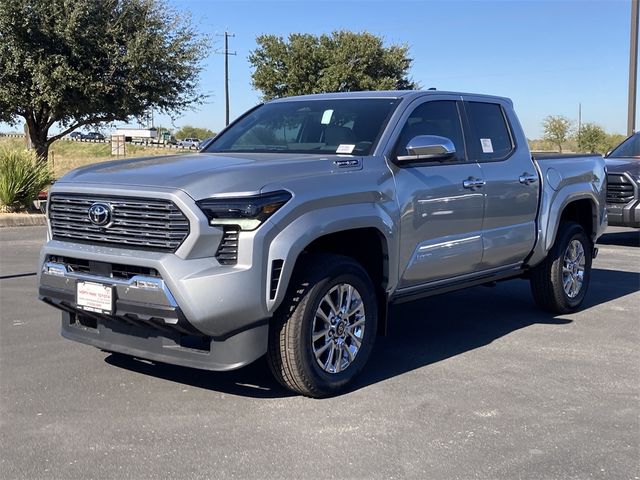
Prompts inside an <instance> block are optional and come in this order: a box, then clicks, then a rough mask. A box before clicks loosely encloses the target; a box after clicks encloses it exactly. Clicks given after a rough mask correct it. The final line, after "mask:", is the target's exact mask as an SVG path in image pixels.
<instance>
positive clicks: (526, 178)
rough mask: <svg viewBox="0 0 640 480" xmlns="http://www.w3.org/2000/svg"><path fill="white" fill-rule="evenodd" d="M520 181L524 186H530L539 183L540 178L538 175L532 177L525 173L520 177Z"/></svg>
mask: <svg viewBox="0 0 640 480" xmlns="http://www.w3.org/2000/svg"><path fill="white" fill-rule="evenodd" d="M518 180H520V183H521V184H523V185H529V184H531V183H534V182H537V181H538V177H537V176H536V175H531V174H530V173H523V174H522V175H520V178H519V179H518Z"/></svg>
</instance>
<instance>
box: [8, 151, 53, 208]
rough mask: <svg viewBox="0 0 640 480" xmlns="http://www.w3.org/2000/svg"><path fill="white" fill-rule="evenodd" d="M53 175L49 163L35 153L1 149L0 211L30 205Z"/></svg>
mask: <svg viewBox="0 0 640 480" xmlns="http://www.w3.org/2000/svg"><path fill="white" fill-rule="evenodd" d="M52 178H53V177H52V175H51V172H50V170H49V166H48V165H47V164H46V163H42V162H38V161H37V160H36V156H35V154H34V153H33V152H30V151H28V150H15V149H8V148H0V211H4V212H15V211H18V210H21V209H23V208H25V207H30V206H31V205H32V203H33V201H34V200H35V199H36V198H37V197H38V193H40V191H41V190H42V189H43V188H45V187H46V186H47V185H48V184H50V183H51V180H52Z"/></svg>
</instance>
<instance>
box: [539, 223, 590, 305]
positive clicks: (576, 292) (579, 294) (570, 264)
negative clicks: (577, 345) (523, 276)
mask: <svg viewBox="0 0 640 480" xmlns="http://www.w3.org/2000/svg"><path fill="white" fill-rule="evenodd" d="M592 247H593V245H592V244H591V241H590V240H589V238H588V237H587V235H586V233H585V231H584V229H583V228H582V226H581V225H579V224H577V223H574V222H567V223H563V224H561V225H560V228H559V229H558V234H557V236H556V241H555V243H554V244H553V247H552V248H551V251H550V252H549V254H548V255H547V258H546V259H545V260H544V261H543V262H542V263H541V264H539V265H537V266H536V267H534V268H533V269H532V272H531V293H532V294H533V299H534V300H535V302H536V304H537V305H538V306H539V307H541V308H543V309H545V310H548V311H550V312H553V313H569V312H573V311H575V310H577V309H578V308H579V307H580V305H581V304H582V301H583V300H584V297H585V295H586V293H587V289H588V288H589V280H590V278H591V263H592V260H593V257H592V253H593V248H592Z"/></svg>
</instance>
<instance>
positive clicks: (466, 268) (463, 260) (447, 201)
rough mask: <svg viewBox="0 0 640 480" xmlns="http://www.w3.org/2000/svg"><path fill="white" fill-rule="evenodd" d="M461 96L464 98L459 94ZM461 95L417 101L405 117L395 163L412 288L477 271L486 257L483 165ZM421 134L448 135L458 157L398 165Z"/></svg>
mask: <svg viewBox="0 0 640 480" xmlns="http://www.w3.org/2000/svg"><path fill="white" fill-rule="evenodd" d="M458 98H459V97H458ZM458 98H456V97H453V96H452V97H444V96H442V97H438V99H434V100H426V101H425V100H422V99H421V100H417V101H416V102H417V103H418V104H417V105H415V106H413V108H410V109H409V111H408V112H407V113H406V114H405V119H404V121H403V122H402V124H403V127H402V129H401V131H400V133H399V135H398V140H397V141H396V143H395V147H394V149H393V152H391V153H390V154H389V157H390V160H391V161H390V163H389V165H390V168H391V170H392V172H393V175H394V177H395V182H396V192H397V196H398V202H399V206H400V216H401V217H400V252H399V257H400V284H399V287H401V288H402V287H410V286H414V285H420V284H424V283H428V282H432V281H437V280H440V279H449V278H451V277H455V276H457V275H463V274H467V273H472V272H474V271H476V270H477V269H478V267H479V265H480V262H481V260H482V217H483V208H484V197H483V191H482V186H476V187H474V186H471V185H473V184H477V185H479V184H481V182H482V172H481V169H480V166H479V165H478V164H477V163H476V162H474V161H469V159H468V156H467V155H466V152H465V144H464V136H463V133H462V132H463V131H462V125H461V121H460V119H461V116H460V110H461V108H462V104H461V102H459V101H457V99H458ZM417 135H438V136H442V137H446V138H449V139H450V140H452V141H453V143H454V145H455V147H456V156H455V158H453V159H451V160H447V161H444V162H425V163H420V164H410V165H403V166H398V165H397V164H395V163H393V158H394V157H397V156H401V155H407V152H406V149H405V147H406V145H407V142H408V141H409V140H411V139H412V138H413V137H415V136H417Z"/></svg>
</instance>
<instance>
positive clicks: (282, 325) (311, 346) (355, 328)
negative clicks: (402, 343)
mask: <svg viewBox="0 0 640 480" xmlns="http://www.w3.org/2000/svg"><path fill="white" fill-rule="evenodd" d="M374 292H375V290H374V287H373V284H372V282H371V279H370V278H369V275H368V274H367V272H366V271H365V270H364V268H362V266H361V265H360V264H358V263H357V262H356V261H354V260H353V259H351V258H349V257H344V256H340V255H329V254H318V255H307V256H306V258H304V259H302V260H301V264H300V265H299V266H298V267H297V268H296V272H294V275H293V278H292V280H291V282H290V286H289V290H288V292H287V297H286V298H285V300H284V302H283V304H282V306H281V307H280V308H279V309H278V312H277V313H276V315H275V316H274V319H273V324H272V325H271V327H270V329H269V346H268V353H267V359H268V362H269V367H270V369H271V371H272V372H273V375H274V376H275V378H276V379H277V380H278V381H279V382H280V383H281V384H282V385H283V386H285V387H286V388H288V389H290V390H293V391H294V392H297V393H300V394H302V395H305V396H308V397H313V398H321V397H326V396H329V395H335V394H336V393H338V392H340V391H341V390H343V389H344V388H346V387H347V385H349V384H350V383H351V382H352V381H353V380H354V379H355V377H356V376H357V375H358V373H360V371H361V370H362V368H363V367H364V365H365V364H366V362H367V360H368V358H369V355H370V354H371V350H372V348H373V344H374V341H375V336H376V331H377V320H378V319H377V302H376V296H375V293H374Z"/></svg>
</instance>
